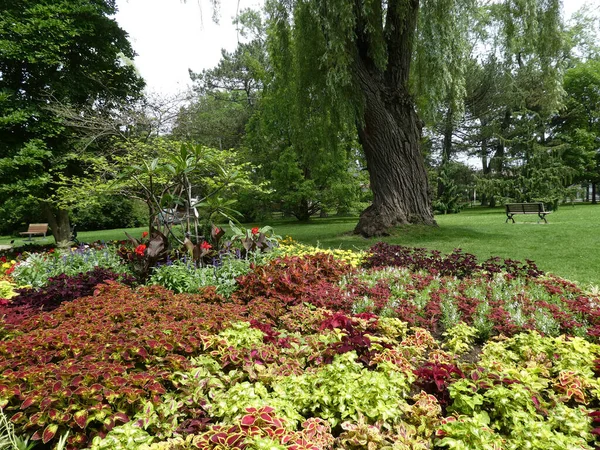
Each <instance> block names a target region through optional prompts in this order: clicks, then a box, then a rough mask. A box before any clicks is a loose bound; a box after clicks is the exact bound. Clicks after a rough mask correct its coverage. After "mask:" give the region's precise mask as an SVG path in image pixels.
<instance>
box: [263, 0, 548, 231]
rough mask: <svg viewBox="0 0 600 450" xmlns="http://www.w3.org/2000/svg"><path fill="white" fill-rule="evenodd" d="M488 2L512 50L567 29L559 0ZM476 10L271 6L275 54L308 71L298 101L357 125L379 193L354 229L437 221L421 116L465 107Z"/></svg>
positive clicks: (455, 1)
mask: <svg viewBox="0 0 600 450" xmlns="http://www.w3.org/2000/svg"><path fill="white" fill-rule="evenodd" d="M486 3H493V4H497V5H498V7H499V8H501V9H502V11H503V14H504V15H505V20H504V21H503V24H502V25H503V26H504V28H505V32H504V33H503V34H502V36H503V38H504V39H505V40H506V42H507V45H509V46H510V48H511V50H512V49H515V48H516V46H518V45H525V43H526V44H527V45H538V46H540V47H544V46H545V45H546V43H548V42H553V41H554V39H553V37H552V36H553V35H554V34H557V33H558V32H559V28H560V0H498V1H495V2H486ZM478 6H480V5H478V4H477V1H476V0H266V3H265V8H266V10H267V14H268V19H269V23H270V26H269V33H268V48H269V56H270V58H271V59H272V60H276V59H277V57H278V55H280V54H285V53H286V52H289V51H294V52H295V53H296V54H297V55H298V56H297V61H298V64H294V70H295V69H296V68H299V69H300V70H299V72H298V73H297V74H295V75H293V76H298V77H302V76H303V75H302V74H304V78H303V81H302V84H303V85H304V84H305V82H307V83H306V89H305V92H304V95H296V97H295V99H294V100H295V101H298V102H300V103H304V104H306V103H310V104H311V105H312V106H311V108H310V110H313V111H315V110H316V111H319V114H324V112H325V113H326V114H327V115H328V117H331V118H334V119H335V120H330V122H329V123H330V124H331V125H335V124H336V123H339V124H340V126H344V122H345V121H344V120H337V118H347V119H349V120H352V121H353V123H354V124H355V125H356V128H357V132H358V138H359V141H360V144H361V146H362V149H363V152H364V156H365V160H366V165H367V170H368V171H369V179H370V188H371V190H372V192H373V202H372V204H371V205H370V206H369V207H368V208H367V209H366V210H365V211H363V213H362V214H361V216H360V220H359V223H358V225H357V226H356V228H355V232H356V233H360V234H362V235H364V236H376V235H384V234H387V233H388V232H389V230H390V229H391V228H393V227H395V226H397V225H403V224H425V225H435V224H436V223H435V220H434V217H433V212H432V207H431V200H430V196H429V187H428V182H427V175H426V170H425V164H424V159H423V157H422V154H421V151H420V141H421V133H422V126H423V122H422V120H421V119H420V117H419V115H418V113H417V104H418V105H419V113H421V114H427V113H426V111H427V110H428V109H429V110H432V109H435V108H436V107H438V106H439V104H440V102H444V101H448V99H449V98H450V99H451V104H452V105H457V106H459V105H460V101H456V102H455V101H454V100H453V99H460V98H461V95H463V93H464V76H465V70H464V62H465V61H466V60H467V58H463V57H460V55H461V52H462V51H463V49H465V48H467V47H468V40H469V37H470V36H469V25H468V21H466V18H468V17H469V15H470V14H471V13H474V12H475V11H476V10H477V9H478ZM532 43H535V44H532ZM290 49H292V50H290ZM517 54H518V52H517ZM457 55H458V56H457ZM273 69H274V71H275V73H274V76H273V79H274V80H278V79H285V78H286V77H289V76H290V74H289V70H292V68H291V67H290V65H285V64H276V63H274V64H273ZM277 71H279V72H277ZM286 72H287V73H286ZM304 109H305V110H309V108H304ZM307 122H309V121H307ZM345 126H347V123H346V125H345ZM330 134H331V135H332V136H335V135H336V130H335V127H334V128H333V129H331V131H330Z"/></svg>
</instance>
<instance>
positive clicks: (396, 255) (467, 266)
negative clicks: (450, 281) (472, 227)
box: [364, 242, 543, 278]
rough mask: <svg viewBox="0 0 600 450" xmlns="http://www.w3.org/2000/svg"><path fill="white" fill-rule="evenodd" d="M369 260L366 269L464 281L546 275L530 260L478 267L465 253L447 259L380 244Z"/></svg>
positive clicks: (491, 262)
mask: <svg viewBox="0 0 600 450" xmlns="http://www.w3.org/2000/svg"><path fill="white" fill-rule="evenodd" d="M369 253H370V256H369V257H368V258H367V259H366V261H365V263H364V267H366V268H370V267H388V266H392V267H406V268H407V269H409V270H411V271H415V272H417V271H420V270H425V271H427V272H430V273H432V274H435V275H441V276H445V275H447V276H452V277H458V278H464V277H468V276H471V275H473V274H475V273H481V272H487V273H489V274H494V273H498V272H502V271H504V272H507V273H508V274H510V275H511V276H515V277H516V276H524V277H530V278H535V277H538V276H540V275H542V274H543V272H542V271H541V270H539V269H538V268H537V266H536V265H535V264H534V263H533V261H529V260H527V262H526V263H525V264H523V263H521V262H519V261H513V260H510V259H505V260H501V259H500V258H490V259H488V260H487V261H485V262H483V263H479V262H478V261H477V258H476V257H475V255H471V254H469V253H463V251H462V250H461V249H455V250H454V251H453V252H452V253H450V254H448V255H442V254H441V252H439V251H437V250H427V249H424V248H414V247H404V246H401V245H392V244H387V243H385V242H379V243H377V244H375V245H374V246H372V247H371V248H370V249H369Z"/></svg>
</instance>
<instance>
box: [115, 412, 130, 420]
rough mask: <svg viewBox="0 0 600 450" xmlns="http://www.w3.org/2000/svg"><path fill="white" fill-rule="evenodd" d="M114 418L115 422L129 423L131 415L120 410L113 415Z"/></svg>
mask: <svg viewBox="0 0 600 450" xmlns="http://www.w3.org/2000/svg"><path fill="white" fill-rule="evenodd" d="M113 420H114V421H115V422H121V423H127V422H129V416H127V414H125V413H122V412H119V413H116V414H115V415H113Z"/></svg>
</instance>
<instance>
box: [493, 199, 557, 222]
mask: <svg viewBox="0 0 600 450" xmlns="http://www.w3.org/2000/svg"><path fill="white" fill-rule="evenodd" d="M551 213H552V211H546V210H545V209H544V204H543V203H542V202H536V203H507V204H506V222H504V223H507V222H508V221H509V220H512V222H513V223H515V219H514V216H516V215H517V214H537V215H538V217H539V218H540V219H539V220H538V223H540V220H543V221H544V222H545V223H548V221H547V220H546V216H547V215H548V214H551Z"/></svg>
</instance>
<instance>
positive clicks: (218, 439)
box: [210, 433, 227, 444]
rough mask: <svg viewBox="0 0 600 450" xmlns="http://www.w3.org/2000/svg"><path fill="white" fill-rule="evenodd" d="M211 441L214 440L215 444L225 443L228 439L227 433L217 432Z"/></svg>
mask: <svg viewBox="0 0 600 450" xmlns="http://www.w3.org/2000/svg"><path fill="white" fill-rule="evenodd" d="M210 440H211V442H214V443H215V444H225V441H227V434H225V433H217V434H214V435H212V436H211V437H210Z"/></svg>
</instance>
